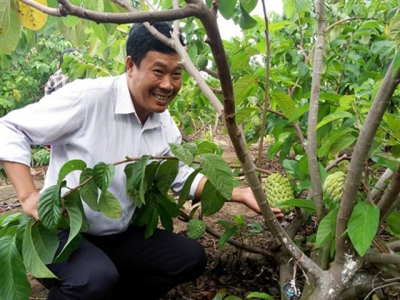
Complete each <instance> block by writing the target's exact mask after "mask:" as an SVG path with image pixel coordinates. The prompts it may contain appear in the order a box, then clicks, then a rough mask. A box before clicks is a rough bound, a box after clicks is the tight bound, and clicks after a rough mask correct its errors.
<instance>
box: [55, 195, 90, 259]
mask: <svg viewBox="0 0 400 300" xmlns="http://www.w3.org/2000/svg"><path fill="white" fill-rule="evenodd" d="M65 208H66V210H67V212H68V218H69V224H70V227H69V235H68V240H67V242H66V243H65V245H64V247H63V249H62V250H61V252H60V253H59V254H58V255H57V257H56V259H55V260H54V262H55V263H57V262H61V261H64V260H65V259H67V258H68V257H69V256H70V254H71V253H72V252H73V251H74V250H75V249H76V248H77V247H78V246H79V244H80V242H81V235H80V234H79V232H80V230H81V228H82V225H83V222H84V218H85V216H84V212H83V206H82V201H81V198H80V196H79V192H78V191H73V192H72V193H71V194H69V195H68V197H67V198H65Z"/></svg>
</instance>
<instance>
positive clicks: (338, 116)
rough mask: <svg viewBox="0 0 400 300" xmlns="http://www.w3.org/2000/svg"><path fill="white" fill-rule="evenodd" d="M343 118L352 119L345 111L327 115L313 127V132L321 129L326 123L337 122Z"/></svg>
mask: <svg viewBox="0 0 400 300" xmlns="http://www.w3.org/2000/svg"><path fill="white" fill-rule="evenodd" d="M344 118H354V116H353V115H352V114H351V113H349V112H347V111H339V112H334V113H332V114H329V115H327V116H326V117H324V118H323V119H322V120H321V122H319V123H318V124H317V126H315V130H317V129H318V128H321V127H322V126H324V125H326V124H328V123H331V122H333V121H337V120H343V119H344Z"/></svg>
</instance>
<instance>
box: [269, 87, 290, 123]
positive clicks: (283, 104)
mask: <svg viewBox="0 0 400 300" xmlns="http://www.w3.org/2000/svg"><path fill="white" fill-rule="evenodd" d="M271 101H274V102H275V103H276V104H277V105H278V106H279V108H280V109H281V111H282V113H283V114H284V115H285V117H286V118H288V119H292V114H293V113H294V112H295V109H296V104H295V102H294V101H293V100H292V98H290V97H289V95H287V94H285V93H282V92H278V91H275V92H273V93H272V95H271Z"/></svg>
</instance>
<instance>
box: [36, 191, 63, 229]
mask: <svg viewBox="0 0 400 300" xmlns="http://www.w3.org/2000/svg"><path fill="white" fill-rule="evenodd" d="M38 213H39V218H40V221H41V222H42V224H43V225H44V226H45V227H46V228H47V229H48V230H50V231H52V232H57V230H58V224H59V222H60V219H61V214H62V205H61V198H60V190H59V187H58V186H57V185H53V186H51V187H49V188H47V189H46V190H44V191H43V192H42V193H41V194H40V197H39V205H38Z"/></svg>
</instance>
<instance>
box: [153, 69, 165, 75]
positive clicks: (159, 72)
mask: <svg viewBox="0 0 400 300" xmlns="http://www.w3.org/2000/svg"><path fill="white" fill-rule="evenodd" d="M154 73H156V74H158V75H161V74H163V71H161V70H154Z"/></svg>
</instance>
